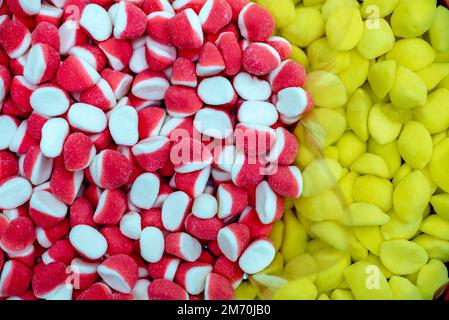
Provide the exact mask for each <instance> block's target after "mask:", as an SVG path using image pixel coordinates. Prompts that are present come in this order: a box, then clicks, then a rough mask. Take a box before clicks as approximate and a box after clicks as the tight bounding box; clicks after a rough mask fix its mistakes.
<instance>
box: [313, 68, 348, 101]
mask: <svg viewBox="0 0 449 320" xmlns="http://www.w3.org/2000/svg"><path fill="white" fill-rule="evenodd" d="M305 88H306V90H307V92H309V93H310V95H311V96H312V99H313V101H314V102H315V105H317V106H319V107H324V108H338V107H341V106H343V105H344V104H345V103H346V102H347V94H346V89H345V87H344V85H343V83H342V82H341V80H340V79H339V78H338V77H337V76H335V75H333V74H331V73H328V72H324V71H314V72H311V73H309V74H308V76H307V80H306V84H305ZM330 97H332V98H330Z"/></svg>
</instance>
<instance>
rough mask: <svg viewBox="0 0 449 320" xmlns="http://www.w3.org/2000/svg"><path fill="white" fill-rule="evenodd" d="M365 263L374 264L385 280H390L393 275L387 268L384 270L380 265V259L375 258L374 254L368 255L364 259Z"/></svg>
mask: <svg viewBox="0 0 449 320" xmlns="http://www.w3.org/2000/svg"><path fill="white" fill-rule="evenodd" d="M379 250H380V245H379ZM365 262H368V263H369V264H374V265H375V266H376V267H378V268H379V270H380V271H381V272H382V274H383V275H384V276H385V278H387V279H390V278H391V277H392V276H393V273H392V272H391V271H390V270H388V269H387V268H385V266H384V265H383V264H382V261H380V258H379V257H378V256H375V255H374V254H372V253H370V254H369V255H368V257H367V258H366V259H365Z"/></svg>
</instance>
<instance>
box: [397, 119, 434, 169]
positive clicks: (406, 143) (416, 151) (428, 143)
mask: <svg viewBox="0 0 449 320" xmlns="http://www.w3.org/2000/svg"><path fill="white" fill-rule="evenodd" d="M398 148H399V153H400V154H401V156H402V158H403V159H404V160H405V162H406V163H407V164H409V165H410V166H411V167H412V168H414V169H423V168H424V167H425V166H427V164H428V163H429V162H430V160H431V159H432V153H433V143H432V137H431V136H430V133H429V131H427V129H426V127H424V125H422V124H421V123H419V122H417V121H409V122H407V123H406V124H405V125H404V128H403V129H402V132H401V135H400V136H399V139H398Z"/></svg>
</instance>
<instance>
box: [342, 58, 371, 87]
mask: <svg viewBox="0 0 449 320" xmlns="http://www.w3.org/2000/svg"><path fill="white" fill-rule="evenodd" d="M350 58H351V60H350V61H351V64H350V65H349V67H348V68H347V69H346V70H344V71H342V72H341V73H340V74H339V77H340V79H341V81H342V82H343V84H344V85H345V87H346V91H347V92H348V95H351V94H352V93H353V92H354V91H355V90H357V88H359V87H360V86H361V85H362V84H363V83H364V82H365V81H366V77H367V76H368V70H369V61H368V60H367V59H365V58H363V57H362V56H361V55H360V53H359V52H358V51H357V50H356V49H352V50H351V51H350Z"/></svg>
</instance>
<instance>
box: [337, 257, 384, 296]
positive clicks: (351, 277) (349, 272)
mask: <svg viewBox="0 0 449 320" xmlns="http://www.w3.org/2000/svg"><path fill="white" fill-rule="evenodd" d="M367 271H369V272H367ZM374 272H376V275H377V278H376V279H378V281H377V284H376V288H377V289H376V290H372V289H370V288H371V287H372V284H371V283H372V282H370V278H369V276H370V275H372V274H374ZM344 277H345V279H346V281H347V282H348V284H349V287H350V288H351V290H352V293H353V294H354V297H355V298H356V299H362V300H364V299H369V300H384V299H391V298H392V292H391V288H390V286H389V285H388V282H387V279H386V278H385V276H384V275H383V274H382V273H381V272H380V270H379V268H378V267H377V266H375V265H373V264H369V263H367V262H357V263H355V264H353V265H351V266H349V267H347V268H346V269H345V271H344ZM367 284H368V285H367Z"/></svg>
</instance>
